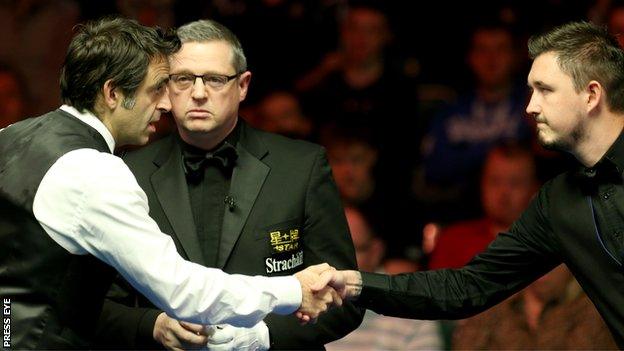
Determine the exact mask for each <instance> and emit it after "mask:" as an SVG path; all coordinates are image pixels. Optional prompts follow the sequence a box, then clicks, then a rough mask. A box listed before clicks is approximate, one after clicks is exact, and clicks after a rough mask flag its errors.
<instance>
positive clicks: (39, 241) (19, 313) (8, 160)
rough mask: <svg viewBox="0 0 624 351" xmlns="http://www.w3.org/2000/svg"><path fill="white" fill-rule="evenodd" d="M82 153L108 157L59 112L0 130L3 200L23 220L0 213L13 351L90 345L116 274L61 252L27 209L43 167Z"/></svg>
mask: <svg viewBox="0 0 624 351" xmlns="http://www.w3.org/2000/svg"><path fill="white" fill-rule="evenodd" d="M81 148H90V149H96V150H98V151H101V152H110V151H109V149H108V146H107V144H106V142H105V141H104V138H103V137H102V136H101V135H100V134H99V133H98V132H97V131H96V130H95V129H93V128H92V127H90V126H88V125H87V124H85V123H83V122H82V121H80V120H78V119H77V118H74V117H72V116H71V115H69V114H67V113H66V112H64V111H61V110H56V111H53V112H50V113H48V114H45V115H43V116H40V117H37V118H31V119H28V120H25V121H22V122H19V123H16V124H14V125H12V126H10V127H8V128H6V129H5V130H3V131H2V132H0V194H1V195H2V196H4V197H6V198H8V199H9V200H10V201H11V202H13V203H14V204H15V205H16V206H17V207H18V208H19V210H18V212H20V211H21V212H22V213H23V214H25V215H24V216H21V217H24V218H21V219H20V220H18V221H14V220H13V219H14V218H13V217H15V216H17V217H15V218H18V217H20V215H19V214H17V213H2V214H0V217H3V218H2V221H0V225H2V228H0V245H1V247H2V248H1V249H0V299H1V300H4V299H10V307H11V315H10V318H11V321H10V331H11V333H10V334H11V348H14V349H71V348H88V347H89V345H90V341H91V339H92V335H93V331H94V326H95V324H96V321H97V318H98V315H99V312H100V310H101V306H102V303H103V301H104V296H105V293H106V291H107V289H108V287H109V286H110V284H111V281H112V278H113V274H114V270H113V269H112V268H111V267H109V266H107V265H106V264H104V263H103V262H101V261H99V260H98V259H96V258H95V257H93V256H91V255H73V254H71V253H69V252H68V251H66V250H65V249H63V248H62V247H61V246H59V245H58V244H57V243H56V242H54V241H53V240H52V239H51V238H50V237H49V236H48V234H47V233H46V232H45V231H44V230H43V228H42V227H41V226H40V225H39V223H38V222H37V221H36V220H35V219H34V216H33V210H32V206H33V200H34V196H35V193H36V191H37V188H38V187H39V184H40V183H41V180H42V179H43V176H44V175H45V174H46V172H47V171H48V169H49V168H50V167H51V166H52V165H53V164H54V162H56V160H58V159H59V158H60V157H61V156H63V155H64V154H66V153H68V152H70V151H72V150H76V149H81ZM67 181H71V179H68V180H67ZM8 216H11V218H9V217H8ZM10 222H13V225H12V224H11V223H10Z"/></svg>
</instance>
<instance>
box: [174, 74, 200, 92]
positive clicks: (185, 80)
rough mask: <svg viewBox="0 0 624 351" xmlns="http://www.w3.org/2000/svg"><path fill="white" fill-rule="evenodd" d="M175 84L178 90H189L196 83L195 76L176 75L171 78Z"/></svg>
mask: <svg viewBox="0 0 624 351" xmlns="http://www.w3.org/2000/svg"><path fill="white" fill-rule="evenodd" d="M171 80H172V81H173V84H175V86H176V88H178V89H188V88H189V87H190V86H191V85H193V82H194V81H195V76H193V75H190V74H174V75H172V76H171Z"/></svg>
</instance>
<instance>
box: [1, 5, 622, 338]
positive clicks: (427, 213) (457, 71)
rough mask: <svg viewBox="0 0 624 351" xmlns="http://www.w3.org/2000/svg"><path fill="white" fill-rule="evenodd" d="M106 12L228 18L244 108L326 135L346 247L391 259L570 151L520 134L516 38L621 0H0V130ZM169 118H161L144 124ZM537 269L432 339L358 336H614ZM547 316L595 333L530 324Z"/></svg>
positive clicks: (510, 203)
mask: <svg viewBox="0 0 624 351" xmlns="http://www.w3.org/2000/svg"><path fill="white" fill-rule="evenodd" d="M104 15H122V16H125V17H129V18H134V19H137V20H138V21H139V22H141V23H143V24H145V25H155V26H161V27H164V28H169V27H176V26H179V25H181V24H184V23H186V22H188V21H192V20H196V19H200V18H211V19H214V20H217V21H219V22H221V23H223V24H225V25H226V26H228V27H229V28H231V29H232V30H233V32H234V33H236V34H237V35H238V36H239V38H240V40H241V42H242V44H243V46H244V47H245V48H246V50H247V51H246V55H247V58H248V61H249V66H250V71H251V72H252V74H253V76H252V81H251V88H250V93H249V95H248V99H247V101H246V102H245V103H244V105H243V107H244V109H243V110H242V112H241V115H242V117H243V118H245V119H246V120H247V121H248V122H249V123H250V124H251V125H253V126H255V127H257V128H260V129H264V130H267V131H271V132H275V133H279V134H283V135H286V136H289V137H292V138H297V139H305V140H309V141H312V142H316V143H319V144H321V145H323V146H324V147H325V148H326V149H327V153H328V158H329V161H330V164H331V166H332V170H333V176H334V179H335V181H336V184H337V186H338V189H339V191H340V194H341V196H342V198H343V201H344V205H345V208H347V218H348V220H349V224H350V226H351V231H352V235H353V239H354V244H355V247H356V251H357V254H358V263H359V265H360V267H361V268H362V269H364V270H376V271H385V272H389V273H399V272H405V271H413V270H418V269H427V268H432V269H437V268H446V267H459V266H462V265H463V264H465V263H466V262H468V261H469V260H470V259H471V258H472V257H473V256H474V255H475V254H477V253H479V252H480V251H481V250H483V249H484V248H485V247H487V245H488V244H489V242H490V241H491V240H492V239H493V238H494V237H495V236H496V235H497V233H499V232H501V231H505V230H507V229H508V228H509V226H510V225H511V223H512V222H513V221H514V220H515V219H516V218H517V216H518V215H519V214H520V213H521V212H522V210H523V209H524V208H525V207H526V206H527V204H528V203H529V201H530V200H531V197H532V196H533V194H534V193H535V192H536V190H537V189H538V188H539V185H540V184H541V183H543V182H544V181H546V180H548V179H549V178H551V177H552V176H554V175H556V174H557V173H559V172H561V171H563V170H564V169H565V168H566V167H567V166H568V165H570V164H571V163H572V162H573V160H571V159H568V158H566V156H565V155H562V154H560V153H555V152H552V151H549V150H545V149H543V148H541V147H540V146H539V145H538V144H537V143H536V142H535V139H534V125H533V121H532V120H530V119H528V118H527V117H526V113H525V107H526V102H527V96H528V95H527V93H528V91H527V87H526V74H527V71H528V65H529V64H530V62H528V58H527V54H526V40H527V38H528V37H529V36H530V35H532V34H535V33H538V32H541V31H543V30H545V29H548V28H550V27H552V26H554V25H558V24H562V23H565V22H567V21H570V20H587V21H592V22H594V23H599V24H603V25H605V26H608V28H609V30H610V31H612V32H613V33H614V34H619V33H624V2H619V1H615V0H587V1H561V0H540V1H538V0H524V1H520V0H498V1H494V0H493V1H480V0H479V1H470V2H467V1H466V2H461V1H451V0H443V1H437V2H428V3H427V4H426V6H425V5H424V4H423V3H422V2H419V1H373V0H368V1H366V0H362V1H347V0H317V1H310V0H248V1H245V0H212V1H200V0H151V1H150V0H117V1H115V0H101V1H87V0H54V1H52V0H8V1H1V2H0V32H1V33H3V36H2V37H3V46H2V49H0V128H1V127H4V126H7V125H8V124H11V123H13V122H15V121H18V120H20V119H22V118H27V117H31V116H36V115H38V114H41V113H44V112H46V111H48V110H51V109H54V108H56V107H58V106H59V105H60V98H59V87H58V76H59V69H60V67H61V64H62V59H63V57H64V54H65V53H64V51H63V50H64V48H66V47H67V44H68V43H69V40H70V38H71V36H72V30H73V28H74V26H75V25H76V24H78V23H80V22H83V21H85V20H89V19H95V18H99V17H101V16H104ZM618 38H619V39H620V40H621V42H622V43H623V44H624V36H619V37H618ZM171 128H173V123H171V121H169V120H167V118H163V119H161V124H160V128H159V130H158V135H159V136H162V135H165V134H166V133H168V132H170V131H171ZM157 137H158V136H157ZM552 275H553V276H552V278H550V280H548V279H546V280H547V281H546V282H542V281H539V282H536V283H535V286H534V287H533V288H532V290H531V289H528V290H527V292H526V293H525V292H523V293H520V294H519V295H518V296H517V297H515V298H514V299H513V300H510V301H508V302H505V304H504V305H501V307H500V308H498V309H496V310H494V311H492V312H486V313H484V315H485V316H483V315H482V316H480V317H475V318H481V319H478V320H476V321H467V322H465V323H464V322H462V323H460V324H459V326H458V327H457V328H455V331H454V334H452V327H455V325H452V326H451V327H449V326H446V325H444V324H442V325H440V327H442V329H443V331H446V335H447V338H446V340H437V339H431V325H428V324H426V323H425V324H422V323H417V322H420V321H414V323H413V324H401V325H402V326H403V327H404V329H400V328H398V327H396V326H395V327H390V326H391V325H397V324H393V323H394V322H392V321H380V320H374V318H377V317H380V318H385V317H383V316H374V317H371V318H372V319H371V318H369V317H367V319H366V320H365V325H366V328H361V329H364V336H360V340H359V341H360V342H361V343H364V344H367V343H369V342H368V341H366V340H368V339H366V338H365V337H366V330H367V328H369V327H370V328H381V329H378V331H380V330H381V333H383V334H384V335H385V334H387V333H388V330H389V329H392V332H393V333H395V334H397V333H398V334H397V335H399V336H396V337H393V338H391V339H392V340H394V341H396V340H401V342H402V344H403V345H411V346H410V349H413V348H424V349H433V348H444V347H446V348H448V347H451V346H452V347H454V348H460V349H466V348H469V349H472V348H494V349H497V348H498V349H500V348H509V347H514V348H521V349H528V348H540V349H548V348H557V349H562V348H567V347H570V346H574V345H576V347H580V348H584V349H590V348H602V349H604V348H610V347H614V345H613V344H612V343H610V342H609V341H610V337H609V336H608V333H606V334H604V335H603V334H601V331H604V330H605V329H604V326H603V325H602V324H601V322H600V318H599V317H598V315H597V314H596V313H595V311H592V309H593V307H592V306H591V304H590V303H589V302H588V300H587V299H586V297H584V295H583V294H582V292H580V290H579V289H578V287H577V286H575V285H574V282H573V278H571V276H570V275H569V273H568V272H567V270H566V269H565V267H561V268H557V269H556V271H553V273H552ZM544 286H546V287H544ZM570 304H574V305H570ZM537 306H539V307H537ZM571 306H575V307H571ZM514 311H516V317H517V318H515V319H511V318H509V317H508V315H509V314H510V313H513V312H514ZM572 316H574V318H572ZM503 317H504V318H503ZM501 321H504V323H503V322H501ZM563 321H565V323H566V324H565V325H566V328H568V329H567V330H568V332H570V330H576V331H577V332H578V333H579V334H582V333H590V332H591V333H592V334H591V335H592V338H594V340H600V341H599V342H600V343H599V344H595V345H592V344H585V343H582V342H581V341H579V340H576V339H570V338H566V337H562V336H561V335H546V336H544V335H541V336H540V335H538V333H536V331H537V330H539V329H540V328H539V326H540V325H551V324H548V323H563ZM405 323H408V322H405ZM410 323H411V321H410ZM485 324H487V325H489V327H487V328H486V329H487V330H488V335H483V334H484V333H483V330H482V329H484V328H483V327H482V326H483V325H485ZM435 327H436V328H437V327H438V326H435ZM384 328H386V329H388V330H386V331H383V330H384ZM397 328H398V329H397ZM556 328H557V327H555V328H545V329H556ZM559 329H560V328H559ZM511 330H516V332H512V331H511ZM360 333H361V331H360ZM375 335H380V334H379V333H377V334H375ZM393 335H394V334H393ZM416 335H423V338H424V339H419V340H420V341H419V340H415V338H414V336H416ZM588 335H589V334H588ZM408 336H410V337H408ZM362 337H364V339H362ZM427 338H428V339H427ZM511 339H514V340H515V339H518V340H522V341H523V343H513V342H512V341H511ZM561 339H565V340H561ZM423 340H425V341H423ZM604 340H607V341H604ZM451 341H453V344H451V343H450V342H451ZM603 341H604V342H603ZM444 342H446V343H444ZM505 342H507V343H506V344H505ZM356 345H358V344H356ZM388 345H389V344H382V345H380V347H384V346H385V347H389V346H388ZM337 346H340V345H337ZM341 346H342V347H346V345H341ZM573 348H574V347H573ZM338 349H342V348H338ZM355 349H362V348H360V347H359V346H358V347H356V348H355Z"/></svg>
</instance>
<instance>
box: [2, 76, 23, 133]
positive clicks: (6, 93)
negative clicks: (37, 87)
mask: <svg viewBox="0 0 624 351" xmlns="http://www.w3.org/2000/svg"><path fill="white" fill-rule="evenodd" d="M22 84H23V81H22V79H20V77H19V76H18V73H17V72H16V71H14V70H12V69H11V68H9V67H8V66H2V65H0V128H4V127H6V126H8V125H9V124H12V123H15V122H17V121H19V120H21V119H23V118H24V107H25V103H26V102H25V91H24V86H23V85H22Z"/></svg>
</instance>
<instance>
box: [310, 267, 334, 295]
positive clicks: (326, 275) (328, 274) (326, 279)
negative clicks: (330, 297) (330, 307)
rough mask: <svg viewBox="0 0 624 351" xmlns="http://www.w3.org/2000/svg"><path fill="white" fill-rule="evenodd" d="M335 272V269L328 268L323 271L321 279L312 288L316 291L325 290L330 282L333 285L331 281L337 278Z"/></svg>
mask: <svg viewBox="0 0 624 351" xmlns="http://www.w3.org/2000/svg"><path fill="white" fill-rule="evenodd" d="M335 274H336V273H335V271H333V270H327V271H325V272H323V273H321V276H320V277H319V279H318V280H317V281H316V282H314V284H312V286H311V287H310V289H311V290H312V291H313V292H315V293H316V292H319V291H321V290H323V289H324V288H325V287H326V286H327V285H328V284H330V285H331V283H332V282H333V281H334V280H335Z"/></svg>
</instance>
